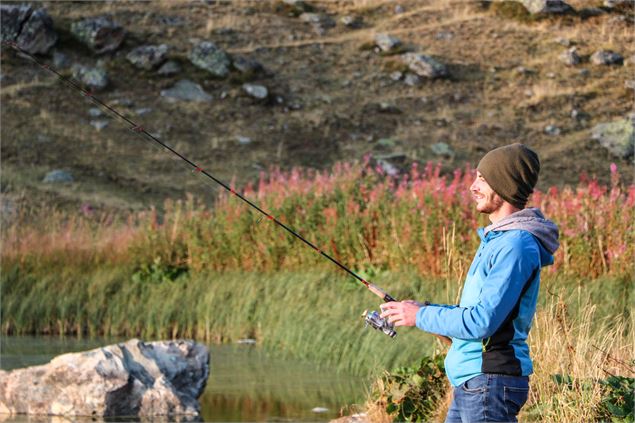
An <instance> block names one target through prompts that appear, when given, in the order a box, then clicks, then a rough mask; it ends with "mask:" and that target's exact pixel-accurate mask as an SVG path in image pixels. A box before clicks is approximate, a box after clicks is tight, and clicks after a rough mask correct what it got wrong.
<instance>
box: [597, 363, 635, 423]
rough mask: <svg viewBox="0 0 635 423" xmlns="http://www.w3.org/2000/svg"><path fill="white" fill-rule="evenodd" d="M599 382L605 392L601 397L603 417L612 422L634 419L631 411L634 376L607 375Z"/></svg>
mask: <svg viewBox="0 0 635 423" xmlns="http://www.w3.org/2000/svg"><path fill="white" fill-rule="evenodd" d="M634 364H635V362H634ZM600 383H602V384H603V385H605V386H606V390H605V394H604V396H603V398H602V407H603V410H602V411H603V413H602V414H603V415H604V416H603V417H605V418H610V419H611V421H612V422H614V423H617V422H620V423H622V422H624V423H626V422H629V423H630V422H633V421H635V414H634V412H633V404H634V403H635V398H633V393H634V392H635V378H632V377H625V376H609V377H608V378H607V379H605V380H602V381H600Z"/></svg>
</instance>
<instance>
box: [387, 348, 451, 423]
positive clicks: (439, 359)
mask: <svg viewBox="0 0 635 423" xmlns="http://www.w3.org/2000/svg"><path fill="white" fill-rule="evenodd" d="M377 386H379V387H381V388H380V389H381V392H378V393H377V394H378V395H379V397H380V401H383V402H385V404H386V412H387V413H388V414H390V415H392V416H394V418H395V420H396V421H408V422H425V421H429V420H430V418H431V417H432V415H433V413H434V411H435V409H436V406H437V404H438V402H439V400H441V399H442V398H443V397H444V395H445V391H446V390H447V387H448V386H447V381H446V377H445V369H444V366H443V356H441V355H437V356H434V357H424V358H423V359H422V360H421V362H420V363H419V365H418V366H416V367H401V368H399V369H397V370H396V371H394V372H392V373H386V374H385V375H383V376H382V378H381V383H380V384H377Z"/></svg>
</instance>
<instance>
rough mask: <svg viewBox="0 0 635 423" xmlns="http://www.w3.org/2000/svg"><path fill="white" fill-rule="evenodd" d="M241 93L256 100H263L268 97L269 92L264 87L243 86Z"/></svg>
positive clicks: (254, 85)
mask: <svg viewBox="0 0 635 423" xmlns="http://www.w3.org/2000/svg"><path fill="white" fill-rule="evenodd" d="M243 91H244V92H245V93H247V95H249V96H250V97H253V98H255V99H256V100H265V99H266V98H267V97H268V96H269V90H267V87H265V86H264V85H258V84H243Z"/></svg>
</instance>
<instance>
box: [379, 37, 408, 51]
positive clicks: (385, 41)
mask: <svg viewBox="0 0 635 423" xmlns="http://www.w3.org/2000/svg"><path fill="white" fill-rule="evenodd" d="M375 45H377V47H379V49H380V50H381V51H382V52H384V53H392V52H397V51H399V50H400V49H401V47H402V43H401V40H400V39H399V38H397V37H393V36H392V35H390V34H377V35H375Z"/></svg>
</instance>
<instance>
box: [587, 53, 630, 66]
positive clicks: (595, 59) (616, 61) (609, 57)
mask: <svg viewBox="0 0 635 423" xmlns="http://www.w3.org/2000/svg"><path fill="white" fill-rule="evenodd" d="M591 63H593V64H594V65H607V66H610V65H622V64H624V58H623V57H622V56H621V55H620V54H618V53H616V52H614V51H612V50H598V51H596V52H595V53H593V54H592V55H591Z"/></svg>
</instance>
